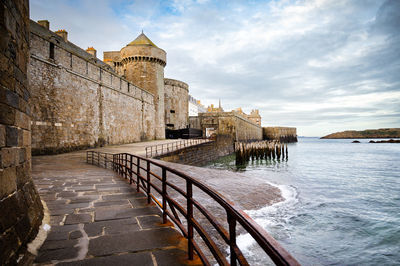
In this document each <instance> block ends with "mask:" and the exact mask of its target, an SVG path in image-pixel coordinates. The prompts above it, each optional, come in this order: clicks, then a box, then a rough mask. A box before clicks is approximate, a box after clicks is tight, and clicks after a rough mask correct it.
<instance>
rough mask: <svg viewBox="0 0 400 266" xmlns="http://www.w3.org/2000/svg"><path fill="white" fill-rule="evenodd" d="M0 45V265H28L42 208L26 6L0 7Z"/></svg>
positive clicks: (7, 1) (11, 3)
mask: <svg viewBox="0 0 400 266" xmlns="http://www.w3.org/2000/svg"><path fill="white" fill-rule="evenodd" d="M0 40H1V41H0V265H29V260H27V259H26V258H27V257H29V256H24V254H26V253H27V243H29V242H30V241H31V240H33V239H34V238H35V236H36V234H37V232H38V229H39V226H40V224H41V223H42V218H43V207H42V204H41V201H40V197H39V194H38V193H37V191H36V189H35V186H34V184H33V180H32V177H31V125H30V121H31V120H30V116H31V109H30V108H29V104H28V101H29V97H30V93H31V90H30V87H29V83H28V78H27V65H28V59H29V48H28V47H29V3H28V0H21V1H13V0H5V1H1V3H0Z"/></svg>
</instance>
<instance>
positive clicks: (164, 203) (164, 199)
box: [161, 167, 167, 224]
mask: <svg viewBox="0 0 400 266" xmlns="http://www.w3.org/2000/svg"><path fill="white" fill-rule="evenodd" d="M161 180H162V209H163V214H162V216H163V224H166V223H167V169H165V168H164V167H163V168H162V179H161Z"/></svg>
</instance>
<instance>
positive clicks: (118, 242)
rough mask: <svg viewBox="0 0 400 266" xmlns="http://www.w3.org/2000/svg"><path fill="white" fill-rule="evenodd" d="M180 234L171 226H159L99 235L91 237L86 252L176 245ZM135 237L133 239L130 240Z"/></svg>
mask: <svg viewBox="0 0 400 266" xmlns="http://www.w3.org/2000/svg"><path fill="white" fill-rule="evenodd" d="M181 237H182V236H181V235H180V234H179V233H178V232H177V231H175V230H174V229H172V228H160V229H154V230H143V231H138V232H130V233H126V234H123V235H118V237H114V236H113V235H106V236H100V237H98V238H94V239H91V240H90V242H89V251H88V253H89V254H90V255H93V256H103V255H110V254H114V253H122V252H134V251H144V250H148V249H157V248H164V247H168V246H171V245H177V244H178V243H179V241H180V238H181ZM132 239H135V241H132Z"/></svg>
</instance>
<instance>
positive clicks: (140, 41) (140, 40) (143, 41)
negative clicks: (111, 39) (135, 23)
mask: <svg viewBox="0 0 400 266" xmlns="http://www.w3.org/2000/svg"><path fill="white" fill-rule="evenodd" d="M134 45H148V46H153V47H157V45H155V44H154V43H153V42H152V41H151V40H150V39H149V38H148V37H147V36H146V35H145V34H144V33H143V31H142V33H141V34H140V35H139V36H138V37H137V38H136V39H135V40H133V41H132V42H130V43H129V44H128V46H134ZM157 48H158V47H157Z"/></svg>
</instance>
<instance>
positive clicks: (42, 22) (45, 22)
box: [37, 20, 50, 30]
mask: <svg viewBox="0 0 400 266" xmlns="http://www.w3.org/2000/svg"><path fill="white" fill-rule="evenodd" d="M37 23H38V24H39V25H40V26H42V27H44V28H46V29H48V30H49V29H50V22H49V21H48V20H38V22H37Z"/></svg>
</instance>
